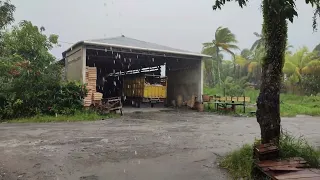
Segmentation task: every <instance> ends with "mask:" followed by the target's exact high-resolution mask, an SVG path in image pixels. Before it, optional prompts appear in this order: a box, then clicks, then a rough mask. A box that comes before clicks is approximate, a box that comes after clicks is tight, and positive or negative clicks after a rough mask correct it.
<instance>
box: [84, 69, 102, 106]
mask: <svg viewBox="0 0 320 180" xmlns="http://www.w3.org/2000/svg"><path fill="white" fill-rule="evenodd" d="M85 83H86V84H87V90H88V94H87V96H86V97H85V98H84V106H85V107H89V106H90V105H91V104H92V103H98V102H100V101H101V99H102V96H103V94H102V93H99V92H97V90H96V88H97V87H96V86H97V68H96V67H86V79H85Z"/></svg>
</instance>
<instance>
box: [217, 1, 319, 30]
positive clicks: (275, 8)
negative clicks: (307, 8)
mask: <svg viewBox="0 0 320 180" xmlns="http://www.w3.org/2000/svg"><path fill="white" fill-rule="evenodd" d="M230 1H232V0H216V1H215V4H214V5H213V6H212V8H213V10H217V9H221V8H222V6H223V5H224V4H225V3H226V2H230ZM235 1H236V2H238V4H239V6H240V7H241V8H242V7H243V6H246V5H247V2H249V0H235ZM267 1H268V2H267ZM264 2H266V3H268V4H270V6H268V11H269V12H270V13H272V14H274V16H278V17H280V18H281V19H284V20H287V19H288V20H290V21H291V22H293V18H294V17H295V16H298V13H297V11H296V4H295V0H264ZM305 2H306V4H310V5H311V6H312V7H314V8H315V11H314V14H313V24H312V27H313V29H314V30H316V27H317V16H320V1H319V0H306V1H305ZM270 25H271V24H270Z"/></svg>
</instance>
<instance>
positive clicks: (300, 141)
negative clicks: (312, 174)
mask: <svg viewBox="0 0 320 180" xmlns="http://www.w3.org/2000/svg"><path fill="white" fill-rule="evenodd" d="M279 148H280V157H281V158H284V159H285V158H290V157H302V158H303V159H305V160H306V161H307V162H308V164H309V165H310V166H311V167H313V168H318V167H319V164H320V151H319V150H316V149H315V148H314V147H312V146H311V145H310V144H309V143H308V142H307V140H306V139H305V138H303V137H302V136H301V137H294V136H292V135H290V134H288V133H283V134H282V136H281V139H280V144H279Z"/></svg>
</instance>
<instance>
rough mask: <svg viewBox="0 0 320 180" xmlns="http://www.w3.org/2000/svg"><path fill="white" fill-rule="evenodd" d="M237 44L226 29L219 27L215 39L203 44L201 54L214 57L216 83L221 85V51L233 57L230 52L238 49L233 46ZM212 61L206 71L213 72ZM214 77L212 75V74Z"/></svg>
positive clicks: (232, 35) (233, 36)
mask: <svg viewBox="0 0 320 180" xmlns="http://www.w3.org/2000/svg"><path fill="white" fill-rule="evenodd" d="M235 43H237V40H236V37H235V35H234V34H233V33H232V32H231V31H230V30H229V29H228V28H223V27H219V28H218V29H217V30H216V32H215V39H214V40H212V42H206V43H203V49H202V53H204V54H207V55H211V56H213V57H215V58H214V59H215V60H216V62H217V63H216V69H217V75H218V82H219V84H221V82H222V80H221V64H222V58H221V54H220V52H221V51H225V52H227V53H229V54H231V55H232V56H234V53H233V51H232V50H235V49H239V48H238V46H236V45H235ZM214 59H212V60H213V63H212V65H211V66H210V67H211V69H208V67H207V69H208V71H210V70H211V72H213V67H214V66H213V65H214V64H215V63H214ZM213 75H214V73H213Z"/></svg>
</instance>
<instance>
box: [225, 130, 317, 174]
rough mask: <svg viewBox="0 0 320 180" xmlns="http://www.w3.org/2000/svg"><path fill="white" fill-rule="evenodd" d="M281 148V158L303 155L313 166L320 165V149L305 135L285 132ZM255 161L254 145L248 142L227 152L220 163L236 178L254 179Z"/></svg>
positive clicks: (280, 144)
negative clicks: (307, 139)
mask: <svg viewBox="0 0 320 180" xmlns="http://www.w3.org/2000/svg"><path fill="white" fill-rule="evenodd" d="M256 143H257V142H255V144H256ZM279 150H280V158H281V159H286V158H291V157H302V158H304V159H305V160H306V161H307V163H308V164H309V165H310V166H311V167H312V168H318V167H319V163H320V151H319V150H316V149H315V148H314V147H312V146H311V145H310V144H309V143H308V142H307V141H306V140H305V139H304V138H303V137H298V138H296V137H294V136H292V135H289V134H288V133H283V134H282V135H281V137H280V142H279ZM253 162H254V159H253V145H248V144H246V145H244V146H242V147H241V148H240V149H238V150H235V151H233V152H231V153H229V154H227V156H225V157H224V158H223V159H222V160H221V163H220V165H221V167H223V168H226V169H227V170H228V171H229V172H230V174H231V176H232V177H233V178H234V179H241V178H245V179H252V178H253V177H252V167H253ZM254 176H255V175H254Z"/></svg>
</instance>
